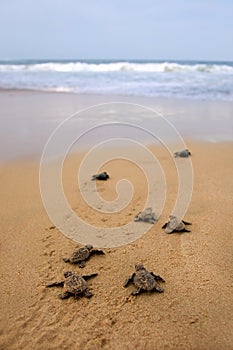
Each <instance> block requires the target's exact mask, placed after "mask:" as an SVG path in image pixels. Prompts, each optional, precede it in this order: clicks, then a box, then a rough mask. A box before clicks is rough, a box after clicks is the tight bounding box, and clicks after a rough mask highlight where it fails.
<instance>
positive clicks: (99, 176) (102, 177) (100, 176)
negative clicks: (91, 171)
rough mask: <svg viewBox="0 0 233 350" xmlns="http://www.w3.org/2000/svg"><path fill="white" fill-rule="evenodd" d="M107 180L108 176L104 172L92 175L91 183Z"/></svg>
mask: <svg viewBox="0 0 233 350" xmlns="http://www.w3.org/2000/svg"><path fill="white" fill-rule="evenodd" d="M107 179H109V175H108V174H107V173H106V171H104V172H103V173H100V174H96V175H92V181H93V180H102V181H106V180H107Z"/></svg>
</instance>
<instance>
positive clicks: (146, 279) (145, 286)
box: [124, 263, 165, 295]
mask: <svg viewBox="0 0 233 350" xmlns="http://www.w3.org/2000/svg"><path fill="white" fill-rule="evenodd" d="M135 270H136V272H134V273H133V274H132V276H130V277H128V278H127V279H126V281H125V283H124V287H125V288H126V287H128V285H129V284H130V283H133V285H134V286H135V287H136V290H134V291H133V292H132V293H131V294H132V295H137V294H139V293H142V292H159V293H162V292H163V288H161V287H160V286H159V285H158V284H157V281H161V282H165V281H164V279H163V278H162V277H160V276H159V275H155V274H154V273H153V272H149V271H147V270H146V269H145V267H144V266H143V265H142V264H138V263H137V264H135Z"/></svg>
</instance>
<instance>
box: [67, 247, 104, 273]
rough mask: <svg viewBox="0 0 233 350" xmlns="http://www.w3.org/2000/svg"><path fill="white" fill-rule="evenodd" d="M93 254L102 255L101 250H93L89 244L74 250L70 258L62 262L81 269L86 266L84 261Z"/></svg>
mask: <svg viewBox="0 0 233 350" xmlns="http://www.w3.org/2000/svg"><path fill="white" fill-rule="evenodd" d="M94 254H98V255H104V252H103V251H102V250H98V249H93V246H92V245H91V244H87V245H85V246H84V247H82V248H78V249H76V250H75V251H74V252H73V254H72V255H71V257H70V258H64V259H63V260H64V261H65V262H69V263H71V264H77V265H78V266H79V267H81V268H83V267H85V265H86V261H87V260H88V259H89V258H90V256H91V255H94Z"/></svg>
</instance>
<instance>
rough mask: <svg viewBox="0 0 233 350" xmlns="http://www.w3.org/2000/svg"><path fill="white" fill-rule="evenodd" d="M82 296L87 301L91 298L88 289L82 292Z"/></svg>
mask: <svg viewBox="0 0 233 350" xmlns="http://www.w3.org/2000/svg"><path fill="white" fill-rule="evenodd" d="M83 295H84V296H85V297H86V298H88V299H89V298H91V297H92V296H93V294H92V292H90V291H89V290H88V289H86V290H85V291H84V293H83Z"/></svg>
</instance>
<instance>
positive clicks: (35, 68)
mask: <svg viewBox="0 0 233 350" xmlns="http://www.w3.org/2000/svg"><path fill="white" fill-rule="evenodd" d="M27 71H29V72H64V73H65V72H66V73H69V72H95V73H98V72H99V73H101V72H102V73H104V72H144V73H147V72H148V73H168V72H203V73H233V66H231V65H227V64H223V65H220V64H208V63H206V64H204V63H203V64H180V63H175V62H174V63H172V62H162V63H133V62H112V63H85V62H67V63H58V62H48V63H39V64H0V72H27Z"/></svg>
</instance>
